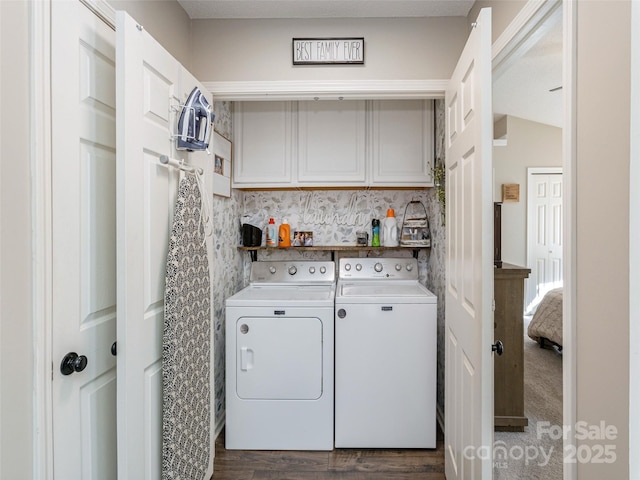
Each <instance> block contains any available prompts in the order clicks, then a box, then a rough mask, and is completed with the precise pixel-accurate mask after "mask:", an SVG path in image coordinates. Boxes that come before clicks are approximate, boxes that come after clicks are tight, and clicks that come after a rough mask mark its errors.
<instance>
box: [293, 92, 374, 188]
mask: <svg viewBox="0 0 640 480" xmlns="http://www.w3.org/2000/svg"><path fill="white" fill-rule="evenodd" d="M298 117H299V120H298V141H299V143H298V155H299V158H298V182H299V184H301V185H307V186H309V185H323V186H353V185H364V184H365V181H366V168H365V136H366V135H365V128H366V127H365V102H364V101H355V100H354V101H349V100H340V101H339V100H336V101H333V100H321V101H309V102H299V104H298Z"/></svg>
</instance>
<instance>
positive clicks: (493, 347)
mask: <svg viewBox="0 0 640 480" xmlns="http://www.w3.org/2000/svg"><path fill="white" fill-rule="evenodd" d="M491 351H492V352H496V353H497V354H498V356H500V355H502V353H503V352H504V345H503V344H502V341H500V340H498V341H497V342H496V343H494V344H493V345H491Z"/></svg>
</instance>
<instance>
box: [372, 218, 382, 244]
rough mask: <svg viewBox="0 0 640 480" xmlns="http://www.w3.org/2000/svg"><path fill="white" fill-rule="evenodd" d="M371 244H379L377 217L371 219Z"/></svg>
mask: <svg viewBox="0 0 640 480" xmlns="http://www.w3.org/2000/svg"><path fill="white" fill-rule="evenodd" d="M371 246H372V247H379V246H380V220H378V219H377V218H374V219H373V220H371Z"/></svg>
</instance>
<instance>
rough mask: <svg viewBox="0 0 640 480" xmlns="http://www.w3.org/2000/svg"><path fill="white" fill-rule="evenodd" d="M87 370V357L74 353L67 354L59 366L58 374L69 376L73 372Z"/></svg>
mask: <svg viewBox="0 0 640 480" xmlns="http://www.w3.org/2000/svg"><path fill="white" fill-rule="evenodd" d="M85 368H87V357H85V356H84V355H78V354H77V353H76V352H69V353H67V354H66V355H65V356H64V358H63V359H62V363H61V364H60V373H62V374H63V375H71V374H72V373H73V372H81V371H83V370H84V369H85Z"/></svg>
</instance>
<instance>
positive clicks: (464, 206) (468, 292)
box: [445, 9, 493, 480]
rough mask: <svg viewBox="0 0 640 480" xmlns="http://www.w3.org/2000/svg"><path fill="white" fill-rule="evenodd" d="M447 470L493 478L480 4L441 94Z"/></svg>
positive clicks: (488, 167) (486, 81) (488, 194)
mask: <svg viewBox="0 0 640 480" xmlns="http://www.w3.org/2000/svg"><path fill="white" fill-rule="evenodd" d="M445 102H446V105H445V108H446V139H445V142H446V163H445V167H446V184H447V199H446V200H447V202H446V205H447V216H446V224H447V279H446V309H445V312H446V314H445V317H446V319H445V362H446V369H445V473H446V476H447V479H449V480H457V479H465V480H466V479H490V478H491V472H492V468H491V467H492V465H491V456H492V440H493V359H492V357H491V344H492V343H493V338H492V336H493V311H492V300H493V200H492V161H491V149H492V141H491V139H492V134H493V131H492V123H493V122H492V111H491V11H490V10H489V9H483V10H481V12H480V15H479V16H478V20H477V23H476V24H475V26H474V28H473V30H472V31H471V34H470V36H469V40H468V41H467V44H466V46H465V48H464V51H463V53H462V56H461V57H460V59H459V61H458V65H457V66H456V68H455V71H454V73H453V76H452V78H451V80H450V82H449V86H448V88H447V91H446V95H445Z"/></svg>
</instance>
